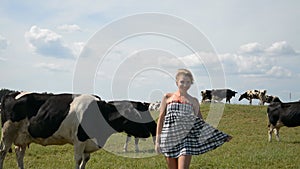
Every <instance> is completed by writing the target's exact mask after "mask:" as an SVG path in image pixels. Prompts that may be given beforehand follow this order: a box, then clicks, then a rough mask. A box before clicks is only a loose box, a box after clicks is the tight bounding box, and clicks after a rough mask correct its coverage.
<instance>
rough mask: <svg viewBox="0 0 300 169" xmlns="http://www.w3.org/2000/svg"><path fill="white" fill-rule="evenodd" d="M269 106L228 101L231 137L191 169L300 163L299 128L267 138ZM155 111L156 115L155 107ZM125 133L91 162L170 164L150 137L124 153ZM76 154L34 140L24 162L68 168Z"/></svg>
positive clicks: (225, 124)
mask: <svg viewBox="0 0 300 169" xmlns="http://www.w3.org/2000/svg"><path fill="white" fill-rule="evenodd" d="M266 109H267V108H266V106H256V105H255V106H254V105H253V106H249V105H229V104H226V105H225V109H224V113H223V115H222V119H221V121H220V123H219V124H218V126H217V128H218V129H220V130H222V131H223V132H225V133H228V134H230V135H232V136H233V139H232V140H231V141H230V142H229V143H225V144H224V145H223V146H221V147H219V148H217V149H215V150H213V151H210V152H208V153H205V154H203V155H199V156H193V159H192V162H191V169H199V168H204V169H215V168H221V169H223V168H244V169H248V168H250V169H252V168H253V169H269V168H288V169H290V168H300V156H299V153H300V128H299V127H296V128H287V127H283V128H282V129H281V130H280V134H281V141H280V142H277V141H276V140H275V139H273V141H272V142H271V143H269V142H268V135H267V131H268V129H267V116H266ZM201 110H202V113H203V115H204V117H207V113H208V112H209V110H210V105H209V104H204V105H201ZM153 113H154V114H156V115H157V112H153ZM210 113H213V112H210ZM125 137H126V135H125V134H116V135H113V136H112V137H111V138H110V140H109V142H108V144H106V145H105V148H104V149H102V150H99V151H97V152H95V153H92V155H91V159H90V161H89V162H88V165H87V168H93V169H102V168H103V169H109V168H111V169H127V168H130V169H132V168H138V169H140V168H142V169H152V168H158V169H160V168H166V163H165V159H164V157H163V156H162V155H156V154H155V153H153V148H154V147H153V146H152V143H151V142H152V139H147V140H146V141H142V140H141V141H140V143H141V144H140V149H141V152H140V153H142V154H137V153H135V152H134V141H133V139H132V140H131V142H130V145H129V148H128V150H129V152H128V154H125V153H124V152H123V144H124V142H125ZM107 150H109V152H108V151H107ZM111 150H113V151H111ZM73 156H74V153H73V147H72V146H71V145H64V146H46V147H44V146H40V145H36V144H31V145H30V148H29V149H28V150H27V151H26V155H25V159H24V163H25V167H26V168H38V169H39V168H43V169H53V168H66V169H69V168H73V167H74V157H73ZM4 167H5V168H9V169H10V168H17V165H16V160H15V154H14V153H9V154H8V155H7V156H6V159H5V163H4Z"/></svg>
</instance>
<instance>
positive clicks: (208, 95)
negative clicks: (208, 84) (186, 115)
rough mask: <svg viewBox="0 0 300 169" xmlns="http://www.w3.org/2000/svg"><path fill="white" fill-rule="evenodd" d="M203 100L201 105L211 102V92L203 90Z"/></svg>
mask: <svg viewBox="0 0 300 169" xmlns="http://www.w3.org/2000/svg"><path fill="white" fill-rule="evenodd" d="M201 95H202V100H201V103H205V102H206V101H209V102H210V101H211V98H212V97H211V90H203V91H201Z"/></svg>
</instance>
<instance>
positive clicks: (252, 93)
mask: <svg viewBox="0 0 300 169" xmlns="http://www.w3.org/2000/svg"><path fill="white" fill-rule="evenodd" d="M266 93H267V90H247V91H246V92H245V93H243V94H242V95H241V96H240V98H239V101H241V100H242V99H247V100H249V104H250V105H252V99H259V100H260V103H259V104H260V105H264V104H265V101H266Z"/></svg>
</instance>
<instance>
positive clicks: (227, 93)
mask: <svg viewBox="0 0 300 169" xmlns="http://www.w3.org/2000/svg"><path fill="white" fill-rule="evenodd" d="M236 93H237V92H236V91H233V90H231V89H213V90H212V91H211V96H212V101H215V100H216V101H218V102H220V101H222V100H223V99H224V98H226V103H227V102H228V103H230V99H231V98H232V97H235V94H236Z"/></svg>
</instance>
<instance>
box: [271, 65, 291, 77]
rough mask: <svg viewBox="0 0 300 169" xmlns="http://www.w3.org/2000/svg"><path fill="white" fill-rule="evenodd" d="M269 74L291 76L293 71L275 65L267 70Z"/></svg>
mask: <svg viewBox="0 0 300 169" xmlns="http://www.w3.org/2000/svg"><path fill="white" fill-rule="evenodd" d="M267 75H270V76H273V77H291V76H292V72H291V71H290V70H288V69H285V68H283V67H280V66H273V67H272V68H271V69H270V70H269V71H267Z"/></svg>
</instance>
